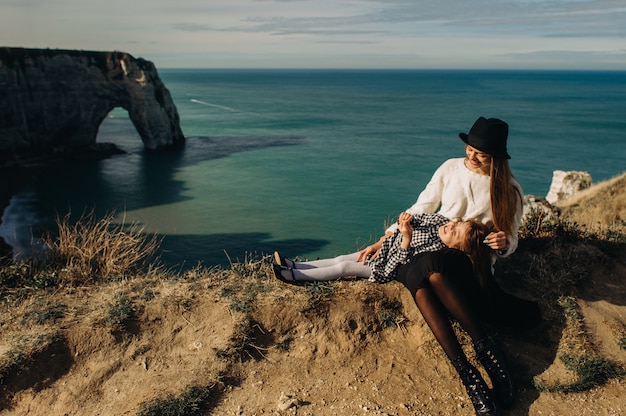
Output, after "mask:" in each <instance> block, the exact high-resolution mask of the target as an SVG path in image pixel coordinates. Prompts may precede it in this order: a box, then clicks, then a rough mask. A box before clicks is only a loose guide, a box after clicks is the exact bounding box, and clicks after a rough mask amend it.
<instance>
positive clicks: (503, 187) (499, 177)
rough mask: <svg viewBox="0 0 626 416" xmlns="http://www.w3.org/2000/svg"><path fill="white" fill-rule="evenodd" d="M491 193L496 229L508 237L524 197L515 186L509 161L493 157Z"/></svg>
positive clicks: (492, 212) (492, 213)
mask: <svg viewBox="0 0 626 416" xmlns="http://www.w3.org/2000/svg"><path fill="white" fill-rule="evenodd" d="M490 177H491V180H490V192H491V215H492V219H493V225H494V228H495V229H496V230H498V231H504V232H505V233H506V235H507V236H510V235H511V232H517V230H512V225H513V219H514V217H515V213H516V212H517V209H518V206H519V204H521V203H522V195H520V192H519V190H518V189H517V188H516V187H515V186H514V185H513V182H512V179H514V178H515V177H514V176H513V172H511V167H510V166H509V161H508V160H507V159H499V158H495V157H493V156H492V157H491V172H490Z"/></svg>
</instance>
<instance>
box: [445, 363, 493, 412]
mask: <svg viewBox="0 0 626 416" xmlns="http://www.w3.org/2000/svg"><path fill="white" fill-rule="evenodd" d="M452 364H453V365H454V368H456V371H457V372H458V373H459V376H460V377H461V381H462V382H463V386H465V390H466V391H467V394H468V395H469V397H470V399H471V401H472V404H473V405H474V411H475V412H476V414H477V415H478V416H500V410H499V409H498V406H497V405H496V402H495V401H494V400H493V398H492V397H491V392H490V391H489V388H487V384H485V381H484V380H483V378H482V377H481V376H480V373H479V372H478V370H477V369H476V367H474V366H473V365H471V364H470V363H469V362H468V361H467V359H465V357H459V358H457V359H455V360H453V361H452Z"/></svg>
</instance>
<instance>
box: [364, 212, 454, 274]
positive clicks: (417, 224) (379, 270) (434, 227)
mask: <svg viewBox="0 0 626 416" xmlns="http://www.w3.org/2000/svg"><path fill="white" fill-rule="evenodd" d="M448 222H450V220H449V219H448V218H446V217H444V216H443V215H441V214H417V215H414V216H413V219H412V220H411V226H412V227H413V235H412V237H411V244H410V247H409V248H408V249H403V248H402V247H400V245H401V244H402V233H400V231H399V230H396V231H395V232H394V233H393V235H391V236H389V237H387V238H386V239H385V240H384V241H383V245H382V247H381V248H380V252H379V253H378V256H377V257H376V259H374V260H372V261H371V262H370V264H369V265H370V268H371V269H372V277H371V278H370V280H372V281H375V282H378V283H386V282H390V281H392V280H394V279H395V278H396V271H397V269H398V266H400V265H401V264H405V263H408V261H409V260H410V259H411V258H412V257H413V256H415V255H416V254H419V253H425V252H427V251H438V250H441V249H443V248H446V245H445V244H444V243H443V241H441V238H439V227H440V226H442V225H444V224H447V223H448Z"/></svg>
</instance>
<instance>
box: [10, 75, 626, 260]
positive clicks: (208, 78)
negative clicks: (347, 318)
mask: <svg viewBox="0 0 626 416" xmlns="http://www.w3.org/2000/svg"><path fill="white" fill-rule="evenodd" d="M160 75H161V78H162V79H163V81H164V82H165V85H166V86H167V88H168V89H169V91H170V93H171V94H172V97H173V99H174V102H175V104H176V106H177V108H178V111H179V114H180V117H181V126H182V129H183V132H184V133H185V136H186V137H187V143H186V146H185V148H184V149H183V150H182V151H178V152H171V153H163V154H150V153H146V152H144V150H143V147H142V143H141V140H140V138H139V136H138V135H137V133H136V132H135V130H134V127H133V126H132V123H131V122H130V121H129V119H128V115H127V114H126V112H125V111H124V110H121V109H116V110H114V111H113V112H112V113H111V114H110V116H109V118H107V119H106V120H105V122H103V124H102V126H101V128H100V131H99V136H98V141H100V142H113V143H116V144H117V145H118V146H119V147H121V148H122V149H124V150H126V151H127V154H125V155H121V156H115V157H112V158H110V159H106V160H102V161H98V162H73V163H67V164H65V165H63V166H55V167H52V168H50V169H48V170H46V171H45V172H41V173H39V174H37V175H34V176H33V177H32V179H31V180H30V181H29V182H28V183H27V184H26V186H24V187H23V189H22V190H21V191H20V192H19V193H17V194H16V195H14V197H13V198H12V200H11V204H10V206H9V207H8V208H7V209H6V210H5V212H4V216H3V218H2V220H3V221H2V225H1V226H0V235H1V236H3V237H4V239H5V240H6V241H7V242H8V243H9V244H11V245H13V246H14V250H15V251H16V253H27V252H28V251H29V247H31V246H32V244H33V243H34V242H36V241H37V238H38V236H39V235H40V233H41V230H42V229H46V228H50V227H51V226H52V225H53V224H54V218H55V216H56V215H64V214H66V213H68V212H72V217H73V218H77V217H78V216H80V214H81V213H82V212H84V211H85V210H91V209H93V210H95V212H96V213H98V214H99V215H102V214H104V213H106V212H112V211H114V212H116V214H117V218H118V220H119V221H126V222H136V223H140V224H142V225H144V226H145V228H146V230H147V231H148V232H155V233H158V234H159V235H161V236H163V237H164V240H163V244H162V259H163V261H165V262H166V264H167V265H169V266H171V267H181V268H186V267H193V266H195V265H196V264H198V263H199V262H200V263H202V264H204V265H207V266H211V265H218V264H219V265H224V266H226V265H228V262H229V261H230V260H232V261H241V260H244V259H245V258H247V257H250V256H253V257H254V256H260V255H262V254H267V253H271V252H272V251H273V250H275V249H279V250H281V251H282V252H283V253H284V254H285V255H287V256H291V257H294V256H299V257H301V258H309V259H312V258H318V257H328V256H334V255H337V254H343V253H347V252H352V251H354V250H356V249H358V248H361V247H363V246H365V245H367V244H368V243H370V242H372V241H374V240H376V239H377V238H378V237H379V236H380V235H381V234H382V232H383V230H384V227H385V224H386V223H388V222H389V221H390V220H393V218H394V216H396V215H397V214H398V213H399V212H401V211H402V210H403V209H405V208H407V207H408V206H410V205H411V204H412V203H413V202H414V201H415V199H416V198H417V196H418V194H419V192H420V191H421V190H422V189H423V187H424V186H425V185H426V183H427V182H428V180H429V179H430V176H431V175H432V173H433V172H434V170H435V169H436V168H437V167H438V166H439V165H440V164H441V163H442V162H443V161H444V160H446V159H448V158H450V157H461V156H463V154H464V149H463V143H462V142H461V140H460V139H459V137H458V133H459V132H467V131H469V129H470V127H471V125H472V124H473V122H474V121H475V120H476V118H477V117H478V116H485V117H498V118H501V119H503V120H505V121H507V122H508V123H509V126H510V133H509V142H508V149H509V153H510V154H511V155H512V159H511V161H510V163H511V167H512V170H513V172H514V174H515V175H516V177H517V178H518V179H519V181H520V182H521V184H522V186H523V188H524V191H525V193H527V194H532V195H538V196H545V195H546V194H547V192H548V189H549V186H550V183H551V179H552V172H553V171H554V170H557V169H558V170H581V171H588V172H590V173H591V175H592V178H593V180H594V181H596V182H597V181H601V180H605V179H609V178H611V177H614V176H616V175H618V174H620V173H622V172H624V170H625V169H624V168H625V163H624V160H625V158H626V116H625V115H626V72H556V71H550V72H542V71H524V72H515V71H408V70H407V71H405V70H398V71H389V70H386V71H381V70H358V71H356V70H221V69H220V70H189V69H162V70H160Z"/></svg>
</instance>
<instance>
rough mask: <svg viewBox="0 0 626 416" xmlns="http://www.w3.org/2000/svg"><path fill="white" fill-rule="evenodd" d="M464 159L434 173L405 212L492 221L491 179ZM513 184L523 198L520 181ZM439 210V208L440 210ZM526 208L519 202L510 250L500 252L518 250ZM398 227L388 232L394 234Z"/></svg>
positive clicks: (503, 254) (510, 240)
mask: <svg viewBox="0 0 626 416" xmlns="http://www.w3.org/2000/svg"><path fill="white" fill-rule="evenodd" d="M463 161H464V158H456V159H449V160H447V161H445V162H444V163H443V164H442V165H441V166H440V167H439V168H438V169H437V170H436V171H435V173H434V174H433V177H432V178H431V180H430V182H428V185H426V188H424V190H423V191H422V193H421V194H420V195H419V197H418V198H417V201H416V202H415V204H413V206H411V207H410V208H409V209H407V210H406V211H407V212H409V213H410V214H413V215H416V214H422V213H432V212H438V213H439V214H441V215H443V216H445V217H447V218H450V219H459V220H468V219H472V218H473V219H476V220H478V221H481V222H483V223H487V222H490V221H492V214H491V195H490V194H491V191H490V187H489V182H490V178H489V176H485V175H480V174H478V173H475V172H472V171H471V170H469V169H468V168H467V167H466V166H465V164H464V163H463ZM511 181H512V182H513V185H514V186H515V187H516V188H517V189H518V191H519V194H520V196H522V195H524V194H523V191H522V187H521V185H520V184H519V182H518V181H517V180H516V179H515V178H512V179H511ZM437 209H439V210H438V211H437ZM522 213H523V205H522V201H521V199H520V201H519V204H518V207H517V211H516V212H515V217H514V219H513V226H512V229H511V231H510V233H508V234H509V237H508V244H507V250H506V251H505V252H503V253H499V255H500V256H502V257H506V256H508V255H509V254H511V253H513V252H514V251H515V250H516V249H517V241H518V236H517V232H518V229H519V226H520V222H521V219H522ZM396 228H397V224H394V225H392V226H391V227H389V228H388V229H387V232H389V231H391V232H393V231H395V230H396Z"/></svg>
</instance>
